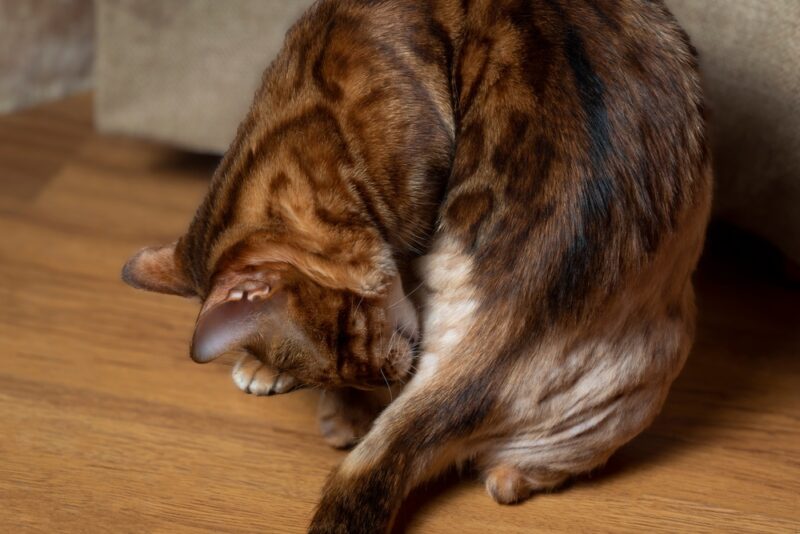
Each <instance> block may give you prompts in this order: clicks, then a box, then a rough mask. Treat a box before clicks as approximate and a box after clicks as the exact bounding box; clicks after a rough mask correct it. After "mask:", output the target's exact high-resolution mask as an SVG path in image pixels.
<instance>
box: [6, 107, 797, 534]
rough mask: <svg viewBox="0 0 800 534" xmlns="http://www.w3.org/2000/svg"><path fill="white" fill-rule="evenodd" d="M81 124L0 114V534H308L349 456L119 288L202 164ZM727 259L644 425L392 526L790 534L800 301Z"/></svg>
mask: <svg viewBox="0 0 800 534" xmlns="http://www.w3.org/2000/svg"><path fill="white" fill-rule="evenodd" d="M90 110H91V100H90V97H88V96H81V97H77V98H72V99H67V100H65V101H62V102H59V103H56V104H52V105H49V106H44V107H41V108H37V109H35V110H30V111H27V112H25V113H23V114H18V115H14V116H10V117H3V118H0V147H1V148H0V235H2V236H3V237H2V239H0V299H2V302H3V305H2V306H0V355H1V356H0V502H2V506H0V531H3V532H39V531H44V530H48V531H58V532H96V531H107V530H111V531H122V532H264V531H267V532H302V531H303V530H304V528H305V526H306V524H307V521H308V519H309V517H310V515H311V513H312V510H313V507H314V503H315V502H316V499H317V498H318V494H319V490H320V488H321V486H322V484H323V483H324V480H325V477H326V476H327V474H328V472H329V470H330V469H331V468H333V467H334V466H335V465H336V464H337V463H338V462H339V461H341V459H342V458H343V453H341V452H338V451H334V450H331V449H329V448H328V447H326V446H325V445H324V444H323V443H322V441H321V439H320V438H319V437H318V435H317V431H316V423H315V402H316V393H315V392H308V391H305V392H298V393H293V394H291V395H287V396H283V397H278V398H268V399H265V398H253V397H249V396H246V395H243V394H241V393H240V392H238V391H237V390H236V389H235V388H234V386H233V385H232V383H231V381H230V378H229V376H228V375H229V371H230V364H231V362H230V361H226V362H222V363H221V364H216V363H215V364H211V365H207V366H199V365H195V364H193V363H191V361H190V360H189V359H188V357H187V345H188V339H189V336H190V335H191V328H192V324H193V321H194V316H195V313H196V311H197V304H196V303H194V302H191V301H183V300H180V299H176V298H171V297H166V296H157V295H149V294H143V293H139V292H135V291H133V290H131V289H129V288H127V287H125V286H124V285H123V284H122V283H121V282H119V269H120V267H121V265H122V263H123V261H124V260H125V259H126V258H127V257H128V256H129V255H130V254H131V253H132V252H133V251H134V250H135V249H136V248H137V247H139V246H142V245H145V244H149V243H157V242H161V241H169V240H171V239H173V238H174V237H176V236H177V235H178V233H179V232H180V231H181V230H182V229H183V228H184V227H185V226H186V224H188V221H189V220H190V218H191V216H192V213H193V211H194V209H195V208H196V206H197V204H198V202H199V199H200V198H201V197H202V194H203V192H204V190H205V188H206V186H207V183H208V179H209V177H210V175H211V173H212V171H213V165H214V163H215V160H214V159H213V158H201V157H197V158H194V157H189V156H186V155H184V154H181V153H178V152H175V151H172V150H170V149H167V148H164V147H161V146H158V145H154V144H151V143H147V142H142V141H133V140H128V139H120V138H114V137H107V136H102V135H98V134H96V133H94V132H92V130H91V117H90ZM26 177H27V178H26ZM23 178H24V179H23ZM25 180H28V181H25ZM723 241H725V240H723ZM728 241H731V242H732V243H733V248H734V250H731V242H727V243H725V247H722V248H721V249H719V247H717V249H719V250H717V249H715V250H713V251H712V252H711V253H709V254H707V255H706V258H705V260H704V263H703V267H702V269H701V271H700V273H699V276H698V281H699V288H700V289H699V307H700V325H699V334H698V340H697V343H696V346H695V349H694V350H693V353H692V354H691V356H690V359H689V363H688V364H687V367H686V369H685V371H684V373H683V374H682V375H681V377H680V378H679V379H678V381H677V383H676V385H675V387H674V390H673V392H672V394H671V395H670V398H669V400H668V402H667V405H666V407H665V408H664V411H663V413H662V414H661V416H660V417H659V418H658V420H657V421H656V423H655V424H654V425H653V427H652V428H650V429H649V430H648V431H647V432H645V433H644V434H643V435H642V436H640V437H639V438H637V439H636V440H634V441H633V442H632V443H630V444H629V445H627V446H626V447H625V448H623V450H621V451H620V452H619V454H617V455H616V456H614V457H613V458H612V459H611V461H610V462H609V464H608V466H606V467H605V468H603V469H601V470H599V471H598V472H596V473H594V474H592V475H591V476H589V477H585V478H583V479H581V480H578V481H576V482H575V483H573V484H571V485H570V486H569V487H567V488H565V489H563V490H561V491H558V492H555V493H553V494H546V495H537V496H535V497H534V498H533V499H531V500H530V501H529V502H526V503H524V504H521V505H519V506H513V507H501V506H498V505H495V504H494V503H493V502H492V501H491V500H490V499H489V498H488V496H486V494H485V492H484V490H483V488H482V487H481V485H480V484H478V483H477V482H476V481H475V480H474V474H471V473H469V472H467V473H465V474H464V475H463V476H461V477H458V476H456V475H454V474H450V475H448V476H446V477H444V479H442V480H441V481H438V482H433V483H431V484H430V485H429V486H427V487H426V488H424V489H421V490H418V491H415V492H414V493H413V494H412V496H411V498H410V499H409V502H408V503H406V505H405V506H404V507H403V511H402V512H401V517H400V521H399V527H398V529H399V530H405V531H408V532H433V533H437V532H454V531H456V532H462V533H464V534H468V533H479V532H480V533H484V532H512V533H513V532H531V531H547V532H575V531H614V532H641V531H652V532H676V531H692V532H712V531H713V532H800V450H799V449H800V395H799V394H798V391H800V358H798V355H800V329H798V328H797V327H798V324H797V321H798V309H800V306H799V305H800V293H799V292H798V290H797V288H796V287H791V286H789V285H787V284H786V283H784V282H782V281H780V280H778V279H777V274H776V270H774V269H771V268H770V267H769V266H768V265H766V263H767V262H766V261H760V260H761V259H762V258H766V257H768V256H769V255H768V254H765V255H762V251H763V250H764V249H762V248H759V245H755V246H754V247H755V248H753V247H751V246H750V245H747V247H746V248H744V249H743V250H735V248H736V247H739V241H736V240H735V239H734V240H730V239H729V240H728ZM742 246H744V245H742ZM712 248H714V247H712ZM762 264H764V265H762Z"/></svg>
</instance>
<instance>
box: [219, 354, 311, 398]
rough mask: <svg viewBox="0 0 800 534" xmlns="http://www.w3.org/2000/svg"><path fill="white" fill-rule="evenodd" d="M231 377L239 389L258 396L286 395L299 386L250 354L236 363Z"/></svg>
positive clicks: (285, 375)
mask: <svg viewBox="0 0 800 534" xmlns="http://www.w3.org/2000/svg"><path fill="white" fill-rule="evenodd" d="M231 376H232V377H233V382H234V384H236V386H237V387H238V388H239V389H241V390H242V391H244V392H245V393H250V394H252V395H259V396H260V395H276V394H280V393H288V392H290V391H292V390H293V389H296V388H297V387H298V385H299V383H298V381H297V379H295V378H294V377H293V376H291V375H287V374H286V373H279V372H278V371H276V370H275V369H273V368H272V367H270V366H269V365H267V364H265V363H263V362H262V361H261V360H259V359H258V358H256V357H255V356H252V355H250V354H246V355H244V356H243V357H242V358H241V359H240V360H239V361H238V362H236V365H235V366H234V367H233V371H232V373H231Z"/></svg>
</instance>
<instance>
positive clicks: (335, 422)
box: [318, 390, 380, 449]
mask: <svg viewBox="0 0 800 534" xmlns="http://www.w3.org/2000/svg"><path fill="white" fill-rule="evenodd" d="M379 411H380V406H379V405H378V404H377V401H376V400H375V399H372V398H371V397H370V396H369V394H368V393H366V392H360V391H355V390H336V391H324V392H323V393H322V395H321V396H320V400H319V410H318V418H319V430H320V433H321V434H322V439H324V440H325V442H326V443H327V444H328V445H330V446H331V447H334V448H336V449H348V448H350V447H352V446H354V445H355V444H356V443H358V441H359V440H360V439H361V438H362V437H363V436H364V435H365V434H366V433H367V432H368V431H369V429H370V427H372V422H373V421H374V420H375V417H376V416H377V414H378V412H379Z"/></svg>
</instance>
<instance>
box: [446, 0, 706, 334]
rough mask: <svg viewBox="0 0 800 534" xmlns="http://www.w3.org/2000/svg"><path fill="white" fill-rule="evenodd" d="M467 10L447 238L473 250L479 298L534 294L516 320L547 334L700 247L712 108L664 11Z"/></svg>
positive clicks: (646, 4) (531, 2)
mask: <svg viewBox="0 0 800 534" xmlns="http://www.w3.org/2000/svg"><path fill="white" fill-rule="evenodd" d="M464 6H465V7H466V12H465V19H464V24H463V33H462V37H461V41H460V43H459V53H458V55H457V60H456V64H455V67H454V83H455V91H456V95H457V111H458V116H459V138H458V143H457V150H456V157H455V161H454V167H453V172H452V174H451V179H450V182H449V186H448V187H449V191H448V198H447V201H446V203H445V206H444V211H443V226H444V228H445V229H446V231H447V232H448V233H450V234H452V235H455V236H456V237H458V239H459V240H460V241H461V242H464V243H467V245H468V250H469V253H470V255H472V256H473V257H474V263H475V265H476V266H477V267H478V268H477V269H476V270H477V272H478V274H477V275H476V276H477V277H478V278H479V279H480V281H479V284H484V285H486V286H489V287H492V288H494V291H495V292H496V293H498V294H501V295H511V294H513V295H520V294H522V295H530V300H529V301H528V300H527V299H524V300H525V302H524V303H522V304H521V308H523V309H535V310H540V311H542V313H541V314H540V317H539V318H540V319H541V318H542V317H545V316H549V317H551V318H552V317H558V316H560V315H563V314H565V313H566V314H570V315H571V316H579V315H580V314H581V311H582V310H588V309H589V308H591V307H592V306H591V305H590V304H591V302H597V303H599V302H602V301H604V300H605V299H606V298H607V297H608V296H609V295H612V294H614V293H617V292H618V291H619V290H621V287H622V286H624V285H625V284H626V282H627V281H629V280H630V277H631V276H635V275H636V274H637V273H638V274H641V273H643V272H645V271H646V270H647V269H648V268H649V267H648V266H650V265H652V264H653V263H654V262H655V261H656V259H657V258H658V257H659V256H662V255H664V254H666V252H665V251H666V249H667V248H668V247H675V246H678V247H680V246H681V245H680V243H677V245H676V241H675V239H673V237H674V236H675V235H679V234H684V235H685V238H686V239H684V242H685V247H687V248H688V247H693V248H697V244H696V243H697V241H698V239H696V236H697V235H698V234H699V235H702V230H703V227H704V225H705V222H706V217H707V211H708V205H709V198H710V187H709V186H710V174H709V158H708V153H707V149H706V135H705V126H704V118H703V102H702V96H701V91H700V85H699V81H698V75H697V64H696V57H695V53H694V51H693V49H692V47H691V45H690V43H689V41H688V38H687V36H686V34H685V33H684V32H683V31H682V30H681V29H680V27H679V26H678V25H677V23H676V22H675V20H674V18H673V17H672V15H671V14H670V13H669V12H668V11H667V10H666V9H665V8H664V6H663V4H662V3H661V2H659V1H645V0H619V1H618V0H614V1H611V0H596V1H591V0H575V1H563V0H499V1H489V0H472V1H471V2H464ZM687 254H688V255H689V256H690V257H691V259H689V260H687V264H691V263H692V262H693V261H694V257H695V256H696V254H695V251H694V250H691V251H689V252H687ZM689 268H691V266H690V267H689ZM517 300H519V299H517Z"/></svg>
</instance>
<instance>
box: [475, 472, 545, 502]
mask: <svg viewBox="0 0 800 534" xmlns="http://www.w3.org/2000/svg"><path fill="white" fill-rule="evenodd" d="M533 489H534V488H533V485H532V484H531V483H530V481H529V480H528V478H527V477H526V476H525V474H523V473H522V472H521V471H520V470H519V469H517V468H516V467H510V466H505V465H501V466H498V467H494V468H492V469H491V470H490V471H489V472H488V473H487V474H486V492H487V493H488V494H489V496H490V497H491V498H492V499H494V500H495V502H497V503H499V504H515V503H518V502H521V501H524V500H525V499H527V498H528V497H530V496H531V493H533Z"/></svg>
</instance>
